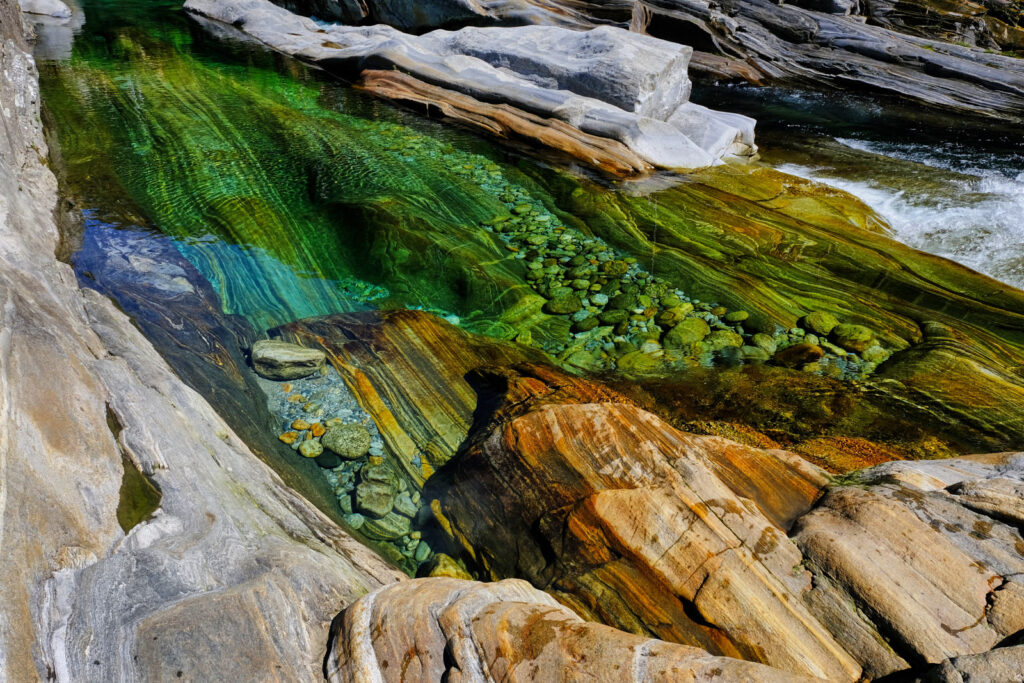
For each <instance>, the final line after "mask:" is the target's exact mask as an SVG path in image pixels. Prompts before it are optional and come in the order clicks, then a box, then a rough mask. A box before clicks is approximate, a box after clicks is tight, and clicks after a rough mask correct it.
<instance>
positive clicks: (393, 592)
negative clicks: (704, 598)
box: [324, 578, 812, 683]
mask: <svg viewBox="0 0 1024 683" xmlns="http://www.w3.org/2000/svg"><path fill="white" fill-rule="evenodd" d="M330 648H331V649H330V652H329V654H328V656H327V660H326V663H325V666H324V669H325V673H326V674H327V679H328V680H329V681H332V683H344V682H345V681H442V680H445V681H529V680H538V679H540V678H544V679H555V678H558V679H560V680H580V679H592V680H602V681H636V682H637V683H639V682H640V681H666V682H667V681H713V680H728V681H749V682H753V681H759V682H763V683H768V682H770V681H778V682H779V683H782V682H783V681H786V682H788V681H794V682H796V681H804V680H812V679H807V678H803V677H800V676H794V675H793V674H791V673H789V672H785V671H779V670H777V669H771V668H769V667H766V666H762V665H759V664H754V663H750V662H743V661H740V660H736V659H729V658H726V657H712V656H709V655H708V654H707V653H706V652H703V651H702V650H699V649H697V648H692V647H686V646H683V645H675V644H672V643H665V642H660V641H656V640H650V639H648V638H642V637H639V636H634V635H629V634H626V633H623V632H621V631H617V630H615V629H612V628H609V627H607V626H602V625H600V624H594V623H589V622H585V621H583V620H582V619H580V618H579V617H578V616H577V615H576V614H574V613H573V612H572V611H571V610H569V609H567V608H565V607H564V606H562V605H559V604H558V603H557V602H556V601H555V600H553V599H552V598H551V596H549V595H547V594H546V593H542V592H541V591H538V590H537V589H535V588H532V587H531V586H530V585H529V584H527V583H526V582H524V581H516V580H511V579H510V580H505V581H500V582H498V583H492V584H481V583H475V582H469V581H459V580H457V579H443V578H434V579H418V580H415V581H409V582H405V583H402V584H400V585H397V586H393V587H386V588H383V589H380V590H378V591H375V592H374V593H371V594H370V595H367V596H366V597H364V598H361V599H360V600H359V601H357V602H356V603H355V604H354V605H352V606H351V607H349V608H348V609H346V610H345V612H344V613H342V614H341V615H339V617H338V619H337V620H336V622H335V625H334V628H333V629H332V631H331V643H330Z"/></svg>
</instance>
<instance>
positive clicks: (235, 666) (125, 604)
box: [0, 0, 401, 681]
mask: <svg viewBox="0 0 1024 683" xmlns="http://www.w3.org/2000/svg"><path fill="white" fill-rule="evenodd" d="M0 26H2V29H0V34H2V36H0V37H2V43H0V73H2V78H0V103H2V104H3V106H2V107H0V127H2V130H3V134H2V135H0V544H2V547H3V551H4V561H3V562H2V563H0V671H2V672H3V673H4V675H5V676H6V678H7V680H11V681H31V680H37V679H50V680H59V681H72V680H73V681H90V680H96V681H110V680H165V679H166V680H176V679H177V677H178V676H181V677H182V678H187V679H191V680H217V679H222V678H223V677H224V676H225V674H226V672H231V677H232V678H233V679H235V680H253V679H257V678H263V677H265V676H267V675H268V672H275V674H274V675H276V676H279V677H280V678H283V679H288V680H312V679H314V678H315V677H317V676H318V675H319V669H320V664H321V661H322V657H323V647H324V643H325V642H326V638H327V630H328V626H329V624H330V621H331V618H332V617H333V616H334V614H335V613H336V612H337V611H338V610H340V609H341V608H342V607H344V606H345V605H346V604H348V603H349V602H351V601H352V600H354V599H355V598H357V597H358V596H359V595H362V594H363V593H365V592H367V591H369V590H372V589H374V588H377V587H379V586H381V585H383V584H385V583H388V582H391V581H395V580H399V579H400V578H401V576H400V575H399V574H398V573H397V572H395V571H394V570H392V569H391V568H390V567H389V566H387V565H386V564H385V563H384V562H383V561H382V560H380V559H379V558H378V557H377V556H375V555H374V554H373V553H371V552H370V551H369V550H367V549H366V548H365V547H363V546H362V545H360V544H358V543H357V542H356V541H354V540H353V539H351V538H350V537H348V536H347V535H346V534H345V533H344V532H342V531H341V530H340V529H339V528H338V527H337V526H335V525H334V524H333V523H332V522H330V520H328V519H327V518H326V517H325V516H324V515H323V514H322V513H320V512H319V511H318V510H316V509H315V508H314V507H313V506H311V505H310V504H309V503H308V502H306V501H305V500H304V499H302V498H300V497H299V496H297V495H296V494H295V493H294V492H293V491H292V490H291V489H289V488H288V487H286V486H285V485H284V484H283V483H282V481H281V480H280V478H279V477H278V476H277V475H276V474H275V473H274V472H273V471H271V470H270V469H269V468H268V467H267V466H266V465H265V464H263V463H262V462H261V461H260V460H259V459H258V458H257V457H256V456H254V455H253V454H252V453H251V452H250V451H249V449H248V448H247V447H246V446H245V445H244V444H243V443H242V442H241V440H240V439H239V438H238V437H237V436H236V435H235V434H234V433H233V432H232V431H231V430H230V428H228V427H227V425H226V424H225V423H224V422H223V421H222V420H221V419H220V418H219V417H218V416H217V415H216V413H215V412H214V411H213V409H212V408H211V407H210V406H209V405H208V404H207V403H206V402H205V401H204V400H203V399H202V398H201V397H200V396H199V395H198V394H196V393H195V392H194V391H192V390H191V389H189V388H188V387H186V386H185V385H184V384H183V383H182V382H181V381H180V380H179V379H178V377H177V376H176V375H175V374H174V373H173V372H172V371H171V370H170V368H169V367H168V366H167V364H166V363H165V362H164V360H163V359H162V358H161V357H160V356H159V355H158V354H157V353H156V352H155V351H154V349H153V347H152V346H151V345H150V343H149V342H148V341H147V340H146V339H145V338H143V337H142V335H141V334H140V333H139V332H138V330H137V329H136V328H135V327H133V326H132V324H131V322H130V321H129V319H128V318H127V317H126V316H125V315H124V314H123V313H121V312H119V311H118V310H117V309H116V308H115V307H114V306H113V305H112V304H111V303H110V302H109V301H108V300H107V299H105V298H103V297H102V296H100V295H99V294H97V293H96V292H92V291H84V290H81V289H79V288H78V286H77V283H76V281H75V277H74V275H73V273H72V271H71V269H70V267H68V266H67V265H65V264H63V263H60V262H58V261H57V260H56V259H55V257H54V253H55V250H56V246H57V240H58V234H57V228H56V225H55V222H54V216H53V212H54V208H55V204H56V196H57V195H56V192H57V185H56V181H55V179H54V176H53V174H52V173H51V172H50V170H49V169H48V168H47V166H46V164H45V160H46V146H45V143H44V140H43V134H42V128H41V125H40V122H39V99H38V97H39V90H38V82H37V76H36V69H35V65H34V62H33V60H32V58H31V57H30V56H29V53H28V46H27V44H26V42H25V40H24V37H23V33H22V24H21V16H20V11H19V9H18V7H17V5H16V4H15V3H13V2H12V0H0ZM125 462H127V463H129V465H128V466H130V467H135V468H138V469H139V470H140V471H141V472H143V473H144V474H145V475H146V476H147V477H149V478H150V479H151V481H152V482H153V483H155V485H156V486H158V487H159V488H160V491H161V492H162V498H161V502H160V506H159V508H158V509H157V510H156V511H155V513H154V514H153V515H152V517H151V518H149V519H148V520H147V521H144V522H142V523H140V524H138V525H136V526H134V527H132V528H131V529H129V531H128V532H127V533H125V532H124V531H122V529H121V527H120V526H119V524H118V519H117V509H118V502H119V490H120V487H121V483H122V475H123V472H124V467H125V465H124V464H123V463H125ZM179 672H180V673H179Z"/></svg>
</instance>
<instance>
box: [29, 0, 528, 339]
mask: <svg viewBox="0 0 1024 683" xmlns="http://www.w3.org/2000/svg"><path fill="white" fill-rule="evenodd" d="M85 12H86V16H87V22H86V24H85V26H84V29H83V31H82V33H81V34H80V35H79V36H78V37H77V38H76V40H75V43H74V49H73V55H72V58H71V59H70V60H67V61H61V62H56V63H51V64H48V65H45V66H44V69H43V88H44V98H45V101H46V103H47V107H48V109H49V111H50V112H51V113H52V116H53V118H54V120H55V123H56V128H57V130H58V131H59V140H60V146H61V148H62V151H63V159H64V162H65V164H66V166H67V176H68V185H69V187H70V188H71V190H72V192H73V193H74V194H75V195H76V196H77V199H78V202H79V204H80V205H84V207H85V208H94V207H99V208H100V209H101V213H102V215H103V216H105V217H106V218H107V219H108V220H109V221H110V222H111V223H116V224H122V225H125V224H131V223H141V224H148V225H152V226H154V227H156V228H157V229H158V230H159V231H160V232H162V233H163V234H165V235H168V236H171V237H174V238H176V240H177V245H178V247H179V249H180V250H181V251H182V253H183V254H184V255H185V256H186V257H187V258H188V259H189V260H190V261H191V262H192V263H193V264H194V265H195V266H196V267H197V268H198V269H199V270H200V271H201V272H202V273H203V274H204V275H205V276H206V278H207V279H208V280H209V281H210V282H211V283H212V284H213V285H214V287H215V289H216V290H217V292H218V293H219V295H220V298H221V301H222V304H223V306H224V310H225V312H228V313H238V314H241V315H244V316H245V317H247V318H248V319H249V320H250V321H251V322H252V323H253V325H254V326H255V327H256V329H257V330H262V329H265V328H267V327H270V326H273V325H277V324H280V323H283V322H287V321H290V320H293V319H296V318H302V317H306V316H310V315H320V314H327V313H334V312H341V311H351V310H354V309H358V308H360V307H363V306H366V305H373V306H377V305H404V306H415V307H424V308H428V309H433V310H438V311H441V312H447V313H451V314H455V315H459V316H467V315H468V316H473V315H474V314H475V315H477V316H488V315H491V316H497V317H500V313H501V309H502V308H503V304H505V303H507V302H505V301H504V300H503V299H502V296H501V294H502V292H501V291H500V290H502V289H505V288H507V287H509V286H514V285H513V284H512V283H511V280H512V279H513V278H510V282H495V279H496V277H494V276H492V277H483V278H479V280H481V281H483V282H475V283H471V284H467V283H466V282H465V280H466V279H467V278H466V274H465V273H464V271H465V270H466V268H467V267H468V266H467V265H466V259H460V258H459V256H458V253H457V252H458V251H459V250H460V249H476V250H483V251H485V252H487V251H490V252H492V253H491V255H490V257H491V259H492V260H493V259H496V258H498V257H503V256H507V254H502V253H501V252H499V251H497V247H496V243H495V241H494V239H493V238H492V237H488V236H486V235H482V234H480V231H479V229H478V228H477V226H478V223H479V222H480V221H482V220H485V219H488V218H490V217H492V216H494V215H495V214H496V213H498V212H499V211H501V210H503V208H504V207H503V206H502V204H501V203H500V201H498V200H497V199H496V198H495V197H494V196H493V192H488V191H487V190H486V189H483V188H481V187H480V184H479V183H476V182H473V181H472V180H470V179H467V178H466V177H465V176H464V175H460V174H459V173H455V172H453V170H452V167H453V166H455V167H458V168H459V170H462V168H461V167H462V166H463V165H465V164H467V163H469V164H474V163H475V164H478V165H479V164H486V163H489V162H490V161H491V159H490V158H487V157H484V156H481V155H480V154H479V153H480V152H483V153H489V150H488V148H487V147H486V146H484V145H481V143H480V142H478V141H476V140H474V139H473V138H471V137H469V136H467V135H463V134H460V133H459V132H458V131H451V130H448V129H445V128H443V127H441V126H438V125H433V124H430V123H429V122H426V121H423V120H418V119H416V118H415V117H413V116H409V115H404V114H402V113H400V112H397V111H396V110H393V109H391V108H390V107H387V106H382V105H380V104H379V103H377V102H374V101H373V100H370V99H368V98H365V97H363V96H361V95H358V94H356V93H354V92H353V91H351V90H350V89H348V88H345V87H342V86H341V85H339V84H337V83H335V82H333V81H331V80H330V79H328V78H325V77H322V76H320V75H318V74H316V73H313V72H311V71H309V70H307V69H305V68H303V67H301V66H299V65H297V64H296V63H294V62H292V61H290V60H287V59H284V58H282V57H279V56H277V55H274V54H272V53H269V52H267V51H265V50H262V49H260V48H253V47H249V46H246V45H244V44H240V43H239V44H233V43H231V42H228V41H218V40H214V39H211V38H209V37H208V36H206V35H205V34H204V33H203V31H202V29H201V28H199V27H198V26H196V25H195V24H193V23H192V22H190V21H189V20H188V19H187V17H185V16H184V14H183V13H182V12H181V11H180V10H179V9H177V8H176V6H175V3H145V4H142V3H132V2H122V1H119V2H106V1H103V0H99V1H95V2H87V3H86V4H85ZM410 124H412V125H410ZM453 143H454V144H457V145H458V146H459V150H458V151H456V149H455V147H453ZM467 228H471V230H468V231H467ZM396 230H412V231H414V232H416V233H419V234H420V244H419V245H418V246H419V247H421V249H420V250H419V251H418V253H413V251H412V250H411V249H410V245H409V244H403V243H400V242H407V241H408V240H404V239H402V240H400V239H398V238H397V237H395V236H394V235H393V233H394V231H396ZM413 246H416V245H413ZM448 271H451V272H450V273H449V272H448ZM439 275H440V276H445V275H447V277H441V278H438V276H439ZM498 277H499V278H500V275H499V276H498ZM488 281H489V282H488Z"/></svg>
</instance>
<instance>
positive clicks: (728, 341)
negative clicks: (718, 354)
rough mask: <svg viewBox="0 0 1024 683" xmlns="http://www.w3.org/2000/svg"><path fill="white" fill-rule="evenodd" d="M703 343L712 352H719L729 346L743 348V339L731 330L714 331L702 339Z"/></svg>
mask: <svg viewBox="0 0 1024 683" xmlns="http://www.w3.org/2000/svg"><path fill="white" fill-rule="evenodd" d="M704 342H705V343H707V344H709V345H710V348H711V350H712V351H721V350H722V349H724V348H727V347H730V346H736V347H739V346H743V337H741V336H740V335H738V334H736V333H735V332H733V331H732V330H715V331H714V332H712V333H711V334H709V335H708V336H706V337H704Z"/></svg>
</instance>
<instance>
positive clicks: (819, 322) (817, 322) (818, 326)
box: [803, 311, 839, 336]
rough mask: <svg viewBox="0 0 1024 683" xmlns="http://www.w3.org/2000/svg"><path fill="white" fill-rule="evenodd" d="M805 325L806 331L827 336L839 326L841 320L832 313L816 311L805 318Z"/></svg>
mask: <svg viewBox="0 0 1024 683" xmlns="http://www.w3.org/2000/svg"><path fill="white" fill-rule="evenodd" d="M803 324H804V328H805V329H807V330H809V331H811V332H813V333H814V334H818V335H822V336H826V335H828V333H829V332H831V331H832V330H833V329H834V328H835V326H836V325H838V324H839V320H838V319H837V318H836V317H835V316H834V315H832V314H831V313H825V312H824V311H814V312H812V313H808V314H807V315H805V316H804V319H803Z"/></svg>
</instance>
